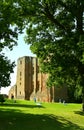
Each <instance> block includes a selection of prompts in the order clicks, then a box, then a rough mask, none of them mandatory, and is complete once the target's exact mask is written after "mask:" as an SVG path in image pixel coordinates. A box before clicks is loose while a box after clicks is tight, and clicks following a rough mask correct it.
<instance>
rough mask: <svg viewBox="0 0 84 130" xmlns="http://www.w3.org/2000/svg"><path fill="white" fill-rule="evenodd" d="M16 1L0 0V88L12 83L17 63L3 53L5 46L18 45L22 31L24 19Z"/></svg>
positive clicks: (10, 47)
mask: <svg viewBox="0 0 84 130" xmlns="http://www.w3.org/2000/svg"><path fill="white" fill-rule="evenodd" d="M15 2H16V1H13V0H0V88H1V87H6V86H9V85H10V73H12V72H13V68H14V66H15V63H14V62H13V63H11V61H10V60H8V58H7V57H6V56H5V54H4V53H3V49H4V48H9V49H10V50H12V49H13V46H14V45H17V39H18V33H21V32H22V29H23V28H24V27H23V23H24V19H23V18H22V17H21V15H20V14H21V10H20V7H17V3H15Z"/></svg>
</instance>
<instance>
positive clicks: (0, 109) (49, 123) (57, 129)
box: [0, 100, 84, 130]
mask: <svg viewBox="0 0 84 130" xmlns="http://www.w3.org/2000/svg"><path fill="white" fill-rule="evenodd" d="M0 130H84V113H83V112H82V111H81V104H67V105H64V104H59V103H42V106H37V105H36V104H35V103H34V102H31V101H22V100H19V101H18V100H17V101H16V103H14V101H12V100H7V101H6V102H5V103H4V104H0Z"/></svg>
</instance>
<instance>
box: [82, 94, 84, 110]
mask: <svg viewBox="0 0 84 130" xmlns="http://www.w3.org/2000/svg"><path fill="white" fill-rule="evenodd" d="M82 98H83V100H82V111H83V112H84V94H83V97H82Z"/></svg>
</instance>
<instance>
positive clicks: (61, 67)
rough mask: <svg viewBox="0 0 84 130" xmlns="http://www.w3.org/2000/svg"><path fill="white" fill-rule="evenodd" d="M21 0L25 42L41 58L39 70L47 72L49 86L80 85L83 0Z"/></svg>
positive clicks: (83, 52)
mask: <svg viewBox="0 0 84 130" xmlns="http://www.w3.org/2000/svg"><path fill="white" fill-rule="evenodd" d="M22 2H23V3H24V4H23V5H22V6H21V7H22V10H23V14H24V16H25V18H26V21H27V23H28V24H27V25H26V29H27V36H26V42H27V43H28V44H30V45H31V50H32V52H33V53H35V54H36V55H37V57H38V58H39V59H40V63H41V68H42V71H43V72H46V73H49V76H50V78H49V80H48V85H49V86H52V85H57V84H63V83H67V84H68V85H76V86H83V85H84V82H83V80H84V1H83V0H62V1H61V0H33V1H31V0H28V1H25V0H23V1H22ZM20 4H21V3H20ZM25 5H26V6H25Z"/></svg>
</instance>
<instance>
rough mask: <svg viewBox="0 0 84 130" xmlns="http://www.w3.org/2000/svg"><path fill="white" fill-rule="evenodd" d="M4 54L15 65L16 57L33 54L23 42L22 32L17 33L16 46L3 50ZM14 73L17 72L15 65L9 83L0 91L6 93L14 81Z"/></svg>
mask: <svg viewBox="0 0 84 130" xmlns="http://www.w3.org/2000/svg"><path fill="white" fill-rule="evenodd" d="M4 52H5V55H6V56H7V57H8V59H10V60H11V61H15V63H16V65H17V59H18V58H19V57H22V56H35V55H34V54H33V53H32V52H31V50H30V46H29V45H27V44H25V42H24V34H22V35H19V38H18V46H15V47H14V48H13V50H12V51H9V49H5V50H4ZM16 73H17V66H16V67H15V68H14V73H13V74H11V85H10V86H9V87H6V88H2V89H1V93H4V94H8V91H9V89H10V88H11V86H13V85H14V84H15V83H16Z"/></svg>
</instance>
